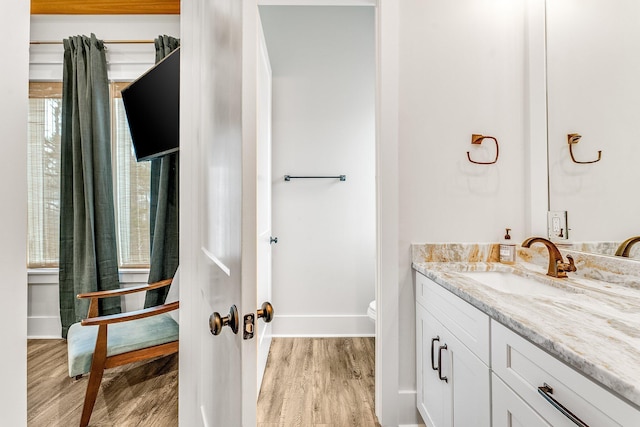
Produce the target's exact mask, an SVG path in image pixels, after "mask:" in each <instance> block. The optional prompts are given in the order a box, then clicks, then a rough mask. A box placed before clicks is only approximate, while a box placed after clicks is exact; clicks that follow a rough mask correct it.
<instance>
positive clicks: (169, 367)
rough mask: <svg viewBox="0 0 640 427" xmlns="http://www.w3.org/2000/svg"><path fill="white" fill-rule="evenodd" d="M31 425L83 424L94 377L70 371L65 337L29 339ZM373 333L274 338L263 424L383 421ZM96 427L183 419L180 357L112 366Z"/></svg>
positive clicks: (366, 426)
mask: <svg viewBox="0 0 640 427" xmlns="http://www.w3.org/2000/svg"><path fill="white" fill-rule="evenodd" d="M27 357H28V359H27V369H28V373H27V387H28V397H27V399H28V402H27V406H28V425H29V427H54V426H64V427H68V426H69V427H72V426H75V425H78V423H79V420H80V413H81V412H82V402H83V399H84V393H85V390H86V387H87V377H86V375H85V376H84V377H83V378H82V379H80V380H78V381H76V380H73V379H71V378H69V376H68V372H67V347H66V343H65V342H64V341H63V340H29V343H28V352H27ZM374 371H375V369H374V341H373V338H274V340H273V343H272V345H271V351H270V353H269V359H268V361H267V370H266V372H265V376H264V380H263V385H262V390H261V392H260V397H259V399H258V427H294V426H301V427H302V426H303V427H321V426H322V427H349V426H359V427H379V424H378V422H377V419H376V416H375V413H374V410H373V404H374V403H373V402H374ZM91 421H92V422H91V424H90V425H91V426H99V427H107V426H109V427H111V426H118V427H121V426H124V427H128V426H131V427H133V426H144V427H173V426H177V425H178V356H177V355H172V356H167V357H163V358H159V359H156V360H154V361H151V362H147V363H144V362H141V363H137V364H131V365H127V366H124V367H120V368H114V369H109V370H107V371H105V374H104V378H103V379H102V385H101V387H100V392H99V393H98V399H97V401H96V406H95V408H94V410H93V416H92V417H91Z"/></svg>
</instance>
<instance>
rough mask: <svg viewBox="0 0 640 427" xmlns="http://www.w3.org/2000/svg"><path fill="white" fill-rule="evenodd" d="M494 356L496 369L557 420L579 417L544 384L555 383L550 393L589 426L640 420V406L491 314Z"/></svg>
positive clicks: (638, 423) (631, 425) (549, 418)
mask: <svg viewBox="0 0 640 427" xmlns="http://www.w3.org/2000/svg"><path fill="white" fill-rule="evenodd" d="M491 360H492V368H493V371H494V372H495V374H496V375H498V376H499V377H500V378H501V379H502V380H503V381H504V382H505V383H506V384H507V385H508V386H509V387H510V388H511V389H513V390H514V391H515V392H516V393H517V394H518V395H519V396H520V397H521V398H522V399H523V400H524V401H526V402H527V403H528V404H529V405H530V406H531V407H532V408H533V409H534V410H535V411H536V412H537V413H539V414H540V415H541V416H542V417H543V418H544V419H545V420H546V421H547V422H548V423H549V424H551V425H553V426H571V427H575V425H576V423H574V422H572V421H570V420H569V418H568V417H567V416H566V415H564V414H563V413H562V412H560V411H559V410H558V409H556V408H555V407H554V406H553V405H552V404H551V403H549V402H548V401H547V400H546V399H545V398H544V397H543V396H542V395H541V394H540V393H539V391H538V387H541V386H544V385H545V384H547V385H548V386H550V387H551V388H552V389H553V392H552V394H551V397H553V398H554V399H555V400H557V401H558V402H559V403H560V404H562V405H563V406H564V407H565V408H566V409H568V410H569V411H571V412H572V413H573V414H574V415H575V416H577V417H578V418H579V419H580V420H582V421H583V422H584V423H585V424H586V425H588V426H590V427H598V426H603V427H610V426H625V427H627V426H628V427H637V426H640V411H638V410H637V409H635V408H634V407H633V406H631V405H630V404H628V403H626V402H624V401H623V400H621V399H619V398H618V397H616V396H614V395H613V394H612V393H610V392H609V391H607V390H606V389H604V388H602V387H601V386H599V385H597V384H596V383H594V382H593V381H591V380H589V379H587V378H586V377H584V376H583V375H582V374H580V373H578V372H576V371H575V370H573V369H572V368H571V367H569V366H568V365H565V364H564V363H563V362H561V361H560V360H558V359H556V358H555V357H553V356H551V355H550V354H549V353H547V352H545V351H544V350H542V349H540V348H539V347H537V346H535V345H533V344H532V343H530V342H529V341H527V340H526V339H524V338H522V337H521V336H520V335H518V334H516V333H515V332H513V331H511V330H510V329H508V328H506V327H505V326H503V325H501V324H500V323H498V322H496V321H493V320H492V321H491ZM578 425H579V424H578Z"/></svg>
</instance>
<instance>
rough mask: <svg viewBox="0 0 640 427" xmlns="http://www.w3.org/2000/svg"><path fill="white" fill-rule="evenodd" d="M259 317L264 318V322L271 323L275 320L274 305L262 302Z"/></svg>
mask: <svg viewBox="0 0 640 427" xmlns="http://www.w3.org/2000/svg"><path fill="white" fill-rule="evenodd" d="M258 319H262V320H264V323H269V322H271V321H272V320H273V306H272V305H271V303H270V302H264V303H262V307H261V308H259V309H258Z"/></svg>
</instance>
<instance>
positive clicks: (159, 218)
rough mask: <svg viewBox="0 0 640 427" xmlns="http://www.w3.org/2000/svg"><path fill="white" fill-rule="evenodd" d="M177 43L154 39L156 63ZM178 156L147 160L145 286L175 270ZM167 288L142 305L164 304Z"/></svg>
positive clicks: (176, 40) (172, 38) (173, 273)
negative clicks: (148, 250) (148, 208)
mask: <svg viewBox="0 0 640 427" xmlns="http://www.w3.org/2000/svg"><path fill="white" fill-rule="evenodd" d="M179 45H180V41H179V40H178V39H176V38H174V37H170V36H159V37H158V38H157V39H155V46H156V62H159V61H160V60H162V59H163V58H164V57H165V56H167V55H168V54H170V53H171V52H173V51H174V50H175V49H176V48H177V47H178V46H179ZM179 163H180V162H179V154H178V153H177V152H176V153H171V154H167V155H165V156H162V157H160V158H158V159H155V160H152V161H151V218H150V229H151V230H150V233H151V268H150V271H149V283H153V282H157V281H159V280H164V279H169V278H172V277H173V276H174V275H175V273H176V269H177V268H178V245H179V232H178V219H179V197H178V182H179V181H178V178H179ZM168 291H169V289H168V288H167V287H164V288H162V289H155V290H153V291H149V292H147V295H146V297H145V302H144V306H145V307H152V306H155V305H159V304H164V301H165V299H166V297H167V292H168Z"/></svg>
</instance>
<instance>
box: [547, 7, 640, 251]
mask: <svg viewBox="0 0 640 427" xmlns="http://www.w3.org/2000/svg"><path fill="white" fill-rule="evenodd" d="M639 17H640V2H638V1H636V0H616V1H614V2H612V1H610V0H562V1H557V0H553V1H547V2H546V31H547V33H546V37H547V40H546V42H547V99H548V110H547V117H548V149H549V161H548V174H549V208H550V210H553V211H567V215H568V226H569V241H568V242H571V243H573V245H574V246H575V249H577V250H583V251H588V252H592V253H593V252H595V253H603V254H607V255H613V254H614V252H615V250H616V248H617V247H618V245H619V244H620V242H622V241H624V240H626V239H627V238H629V237H632V236H637V235H640V197H637V193H640V26H639V25H638V18H639ZM572 134H573V137H570V136H569V135H572ZM575 134H577V135H575ZM579 136H581V138H580V137H579ZM571 138H573V140H574V141H573V142H572V143H571V144H570V142H571ZM570 148H571V150H572V152H570V150H569V149H570ZM599 151H601V158H600V160H599V161H597V159H598V157H599V156H598V152H599ZM572 155H573V159H572ZM574 160H575V161H574ZM631 257H635V258H636V259H640V244H638V245H635V246H634V247H633V248H632V252H631Z"/></svg>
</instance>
